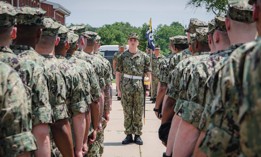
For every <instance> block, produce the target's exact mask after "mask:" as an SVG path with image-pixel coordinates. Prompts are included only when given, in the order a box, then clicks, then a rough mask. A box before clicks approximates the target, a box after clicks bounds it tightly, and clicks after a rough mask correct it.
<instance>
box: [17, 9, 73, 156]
mask: <svg viewBox="0 0 261 157" xmlns="http://www.w3.org/2000/svg"><path fill="white" fill-rule="evenodd" d="M42 15H43V13H42V12H41V10H40V11H39V9H35V8H29V7H21V8H19V13H18V20H17V22H18V30H19V29H22V31H23V33H24V34H23V35H22V37H23V36H29V35H31V34H32V30H33V29H32V30H31V28H36V27H37V28H40V27H42V26H43V22H42ZM33 33H36V31H34V32H33ZM18 39H20V42H21V43H23V42H25V43H27V41H26V40H23V39H22V38H21V37H20V38H19V37H18ZM46 41H47V40H46ZM40 42H43V41H42V40H40ZM48 42H49V43H48V44H49V45H48V44H46V46H45V47H42V48H40V49H39V46H38V45H36V46H35V47H36V50H37V52H36V51H35V50H34V49H32V48H30V46H27V45H22V44H19V43H17V42H16V44H19V45H14V49H15V50H14V52H18V53H20V54H19V58H20V59H23V60H33V61H35V62H37V63H38V64H40V65H41V66H42V67H43V68H44V75H45V77H46V78H47V87H48V91H49V103H50V104H51V108H52V120H53V124H52V125H51V130H52V134H53V137H54V139H55V142H56V143H57V146H58V147H59V149H60V151H61V152H62V153H63V154H65V153H66V154H67V153H68V152H69V151H70V154H71V153H72V152H73V147H72V142H71V141H72V139H71V133H70V131H69V130H70V124H69V123H68V119H67V118H68V109H67V106H66V86H65V82H64V80H63V78H62V75H61V73H60V70H59V69H58V67H57V64H58V63H57V59H56V58H55V57H54V55H53V53H54V52H53V51H54V41H53V43H50V41H49V40H48ZM38 44H39V43H38ZM50 44H53V47H52V45H50ZM38 53H40V54H41V55H39V54H38ZM61 127H63V128H64V129H60V128H61ZM61 139H62V140H61ZM64 141H66V142H64ZM65 143H66V147H64V146H62V145H64V144H65Z"/></svg>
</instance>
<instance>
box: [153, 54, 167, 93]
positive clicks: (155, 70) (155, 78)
mask: <svg viewBox="0 0 261 157" xmlns="http://www.w3.org/2000/svg"><path fill="white" fill-rule="evenodd" d="M164 59H165V57H164V56H163V55H161V54H160V55H159V56H158V57H156V56H155V55H154V54H153V55H152V60H151V64H152V86H151V88H152V89H151V97H152V98H156V96H157V88H158V82H159V75H160V72H159V64H160V63H161V62H164Z"/></svg>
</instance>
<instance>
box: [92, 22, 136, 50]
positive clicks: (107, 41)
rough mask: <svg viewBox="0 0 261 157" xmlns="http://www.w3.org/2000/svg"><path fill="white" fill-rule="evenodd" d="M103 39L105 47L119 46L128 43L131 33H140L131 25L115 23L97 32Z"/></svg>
mask: <svg viewBox="0 0 261 157" xmlns="http://www.w3.org/2000/svg"><path fill="white" fill-rule="evenodd" d="M96 32H97V33H98V34H99V35H100V36H101V38H102V41H103V44H104V45H117V44H119V43H124V44H126V43H127V38H128V35H129V34H130V33H131V32H136V33H139V29H138V28H136V27H133V26H131V25H130V23H128V22H127V23H123V22H115V23H113V24H111V25H104V26H102V27H100V28H98V29H97V31H96Z"/></svg>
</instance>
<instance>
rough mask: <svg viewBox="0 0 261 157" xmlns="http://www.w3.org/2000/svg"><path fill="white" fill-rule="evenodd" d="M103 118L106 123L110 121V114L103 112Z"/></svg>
mask: <svg viewBox="0 0 261 157" xmlns="http://www.w3.org/2000/svg"><path fill="white" fill-rule="evenodd" d="M104 118H105V121H106V123H108V122H109V121H110V112H105V114H104Z"/></svg>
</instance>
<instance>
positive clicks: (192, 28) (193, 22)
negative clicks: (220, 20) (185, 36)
mask: <svg viewBox="0 0 261 157" xmlns="http://www.w3.org/2000/svg"><path fill="white" fill-rule="evenodd" d="M207 26H208V24H207V23H206V22H204V21H200V20H199V19H197V18H191V19H190V22H189V26H188V29H187V30H186V31H187V32H189V33H191V34H193V33H196V29H197V28H199V27H207Z"/></svg>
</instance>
